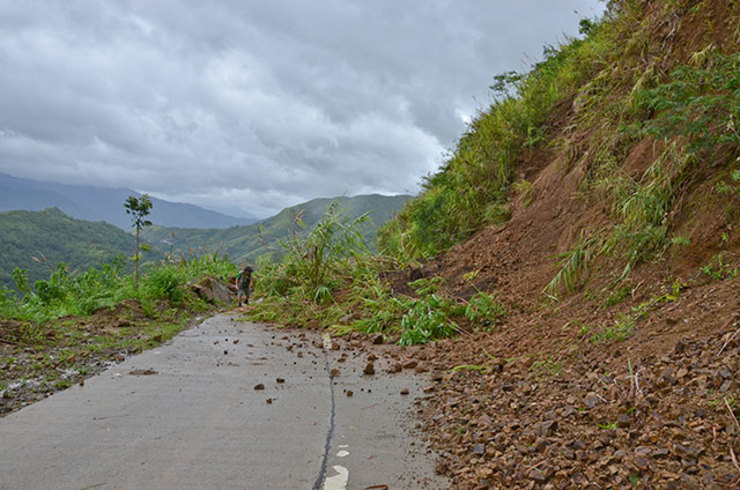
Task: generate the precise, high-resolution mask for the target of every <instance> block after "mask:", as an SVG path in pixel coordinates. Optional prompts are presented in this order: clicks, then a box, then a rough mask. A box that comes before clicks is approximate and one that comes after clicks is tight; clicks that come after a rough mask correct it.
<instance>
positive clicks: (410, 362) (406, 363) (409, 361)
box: [403, 359, 418, 369]
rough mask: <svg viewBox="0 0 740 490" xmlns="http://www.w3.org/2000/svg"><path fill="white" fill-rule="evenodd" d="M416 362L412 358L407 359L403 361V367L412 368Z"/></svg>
mask: <svg viewBox="0 0 740 490" xmlns="http://www.w3.org/2000/svg"><path fill="white" fill-rule="evenodd" d="M417 364H418V363H417V362H416V360H414V359H407V360H405V361H404V362H403V368H404V369H414V368H415V367H416V365H417Z"/></svg>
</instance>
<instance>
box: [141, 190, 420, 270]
mask: <svg viewBox="0 0 740 490" xmlns="http://www.w3.org/2000/svg"><path fill="white" fill-rule="evenodd" d="M407 199H408V197H407V196H380V195H364V196H356V197H351V198H347V197H341V198H338V199H336V200H335V199H314V200H311V201H308V202H306V203H303V204H299V205H296V206H292V207H290V208H286V209H283V210H282V211H281V212H280V213H278V214H277V215H275V216H273V217H271V218H268V219H266V220H264V221H262V222H260V223H258V224H254V225H250V226H239V227H231V228H228V229H225V230H216V229H194V228H163V227H158V226H153V227H149V228H146V229H145V230H143V232H142V236H143V237H144V239H146V240H147V241H149V242H150V243H152V244H153V245H154V246H155V247H156V248H157V249H159V250H160V251H161V252H162V253H165V254H170V253H178V252H181V253H185V254H188V253H191V252H193V251H196V252H200V253H202V252H206V251H218V252H219V253H222V254H226V255H228V256H229V257H231V259H232V260H233V261H234V262H235V263H240V262H243V261H247V262H250V263H255V262H256V261H257V259H258V258H259V257H260V256H262V255H272V256H273V257H274V258H275V259H278V258H279V257H280V256H281V255H282V254H283V253H284V251H285V249H284V248H283V247H281V245H280V241H281V240H288V239H291V238H292V237H295V236H306V235H307V234H308V233H310V232H311V230H313V229H314V227H316V226H317V224H318V223H319V221H320V220H321V218H322V216H323V215H324V214H325V213H326V212H327V211H328V209H329V208H330V206H332V203H333V202H335V201H336V202H337V206H338V208H339V210H341V211H342V215H343V216H344V218H346V219H349V220H352V219H355V218H358V217H360V216H362V215H367V217H368V219H367V220H366V221H365V225H364V226H363V227H362V229H361V230H360V234H361V240H362V242H363V244H364V245H365V246H367V247H368V248H369V249H374V248H375V230H376V229H377V227H378V226H380V225H381V224H383V223H385V222H386V221H387V220H388V219H390V218H391V216H392V215H393V213H394V211H396V210H399V209H401V208H402V207H403V205H404V203H405V202H406V200H407Z"/></svg>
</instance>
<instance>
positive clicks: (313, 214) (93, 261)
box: [0, 180, 409, 288]
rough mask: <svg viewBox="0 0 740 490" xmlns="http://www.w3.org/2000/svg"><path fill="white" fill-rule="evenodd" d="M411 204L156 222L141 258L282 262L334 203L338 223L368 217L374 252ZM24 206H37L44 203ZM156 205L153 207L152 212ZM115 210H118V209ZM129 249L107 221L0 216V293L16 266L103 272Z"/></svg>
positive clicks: (305, 207) (385, 199)
mask: <svg viewBox="0 0 740 490" xmlns="http://www.w3.org/2000/svg"><path fill="white" fill-rule="evenodd" d="M6 182H7V180H6ZM80 187H82V186H80ZM121 191H123V190H121ZM2 192H3V194H0V200H3V199H5V198H6V196H5V194H4V190H2ZM57 198H58V196H57ZM408 198H409V197H408V196H380V195H365V196H356V197H341V198H337V199H323V198H322V199H314V200H312V201H309V202H306V203H303V204H299V205H297V206H293V207H290V208H287V209H284V210H283V211H281V212H280V213H278V214H277V215H275V216H273V217H272V218H268V219H266V220H264V221H263V222H261V223H259V224H252V225H249V226H232V227H230V228H227V229H218V228H210V229H203V228H194V227H193V228H176V227H166V226H161V225H159V221H158V219H157V218H156V217H155V218H154V219H153V221H154V222H155V223H157V224H156V225H153V226H149V227H145V228H144V229H143V230H142V231H143V234H142V238H143V240H144V241H145V242H149V243H150V244H151V245H153V247H152V249H151V250H149V251H147V252H145V253H144V260H145V261H146V260H157V259H158V258H161V257H163V256H164V255H165V254H168V253H178V252H179V253H183V254H185V255H186V256H188V255H190V254H191V253H196V254H202V253H206V252H218V253H219V254H227V255H228V256H229V257H231V259H232V260H233V261H235V262H239V261H245V260H246V261H250V262H254V261H256V258H257V257H258V256H260V255H262V254H264V253H267V252H276V256H279V255H280V252H281V247H280V244H279V240H281V239H285V238H286V237H288V236H291V235H292V234H293V233H299V234H302V233H307V232H310V231H311V230H312V229H313V228H314V227H315V226H316V224H317V223H318V222H319V220H320V219H321V217H322V216H323V215H324V213H325V212H326V210H327V209H328V208H329V206H330V205H331V204H332V203H333V202H336V203H337V206H338V210H339V211H341V219H342V220H343V221H348V220H353V219H355V218H357V217H359V216H361V215H363V214H367V215H368V216H369V217H370V221H369V222H368V223H366V224H365V226H364V227H363V229H362V238H363V241H364V242H365V243H366V245H368V246H369V247H370V248H373V247H374V244H375V231H376V229H377V227H378V226H380V225H382V224H383V223H385V222H386V221H387V220H388V219H390V218H391V217H392V216H393V213H394V212H395V211H398V210H400V209H401V208H402V207H403V205H404V204H405V202H406V201H407V199H408ZM27 202H29V203H32V202H35V203H36V204H37V205H38V203H39V202H41V201H40V200H36V201H32V200H29V201H27ZM68 202H71V200H70V201H68ZM78 202H81V201H78ZM158 204H160V203H159V202H157V203H156V204H154V208H155V209H156V206H157V205H158ZM120 207H121V209H123V206H120ZM194 207H195V206H193V208H194ZM186 209H187V208H186ZM78 213H87V214H90V211H89V210H88V209H86V208H82V207H79V206H78ZM153 214H154V213H153ZM124 216H125V215H124ZM296 217H299V218H300V222H301V225H300V226H299V225H298V224H297V223H296ZM133 250H134V238H133V235H132V234H131V233H130V232H127V231H123V230H122V229H121V228H118V227H116V226H113V225H111V224H109V223H106V222H101V221H97V222H92V221H89V220H83V219H76V218H73V217H71V216H68V215H67V214H65V212H63V211H61V210H60V209H58V208H56V207H51V208H46V209H43V210H41V211H26V210H16V211H5V212H0V251H2V253H0V288H2V287H13V285H14V281H13V279H12V271H13V269H15V268H16V267H18V268H21V269H26V270H27V271H28V278H29V280H30V281H31V283H33V282H34V281H36V280H39V279H45V278H47V277H48V276H49V273H50V271H51V270H53V269H54V268H56V266H57V264H59V263H60V262H64V263H66V264H68V265H69V266H70V267H71V268H72V269H73V270H85V269H87V268H88V267H100V266H101V265H103V264H104V263H106V262H110V261H111V260H113V259H114V258H115V257H116V256H119V255H122V256H124V257H130V256H132V255H133Z"/></svg>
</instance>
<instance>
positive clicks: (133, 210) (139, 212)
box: [124, 194, 152, 291]
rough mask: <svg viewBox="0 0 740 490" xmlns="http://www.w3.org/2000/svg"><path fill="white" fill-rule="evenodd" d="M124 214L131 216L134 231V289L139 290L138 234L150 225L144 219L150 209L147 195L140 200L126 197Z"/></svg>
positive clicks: (150, 203) (150, 205)
mask: <svg viewBox="0 0 740 490" xmlns="http://www.w3.org/2000/svg"><path fill="white" fill-rule="evenodd" d="M124 207H125V208H126V213H127V214H130V215H131V223H132V226H133V227H134V228H135V229H136V249H135V250H134V267H135V271H134V289H135V290H137V291H138V290H139V261H140V260H141V255H140V254H139V233H140V232H141V229H142V228H143V227H145V226H149V225H151V224H152V222H151V221H149V220H148V219H146V217H147V216H148V215H149V213H150V212H151V209H152V200H151V199H150V198H149V195H148V194H144V195H143V196H141V197H140V198H138V199H137V198H135V197H134V196H128V199H126V203H125V204H124Z"/></svg>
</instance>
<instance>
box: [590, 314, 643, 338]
mask: <svg viewBox="0 0 740 490" xmlns="http://www.w3.org/2000/svg"><path fill="white" fill-rule="evenodd" d="M635 326H636V325H635V319H634V318H633V317H632V316H631V315H619V319H618V320H617V322H616V323H615V324H614V325H613V326H611V327H605V328H602V330H601V331H599V332H597V333H595V334H593V335H592V336H591V342H593V343H601V342H624V341H625V340H627V339H628V338H630V337H632V336H633V335H634V331H635Z"/></svg>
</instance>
